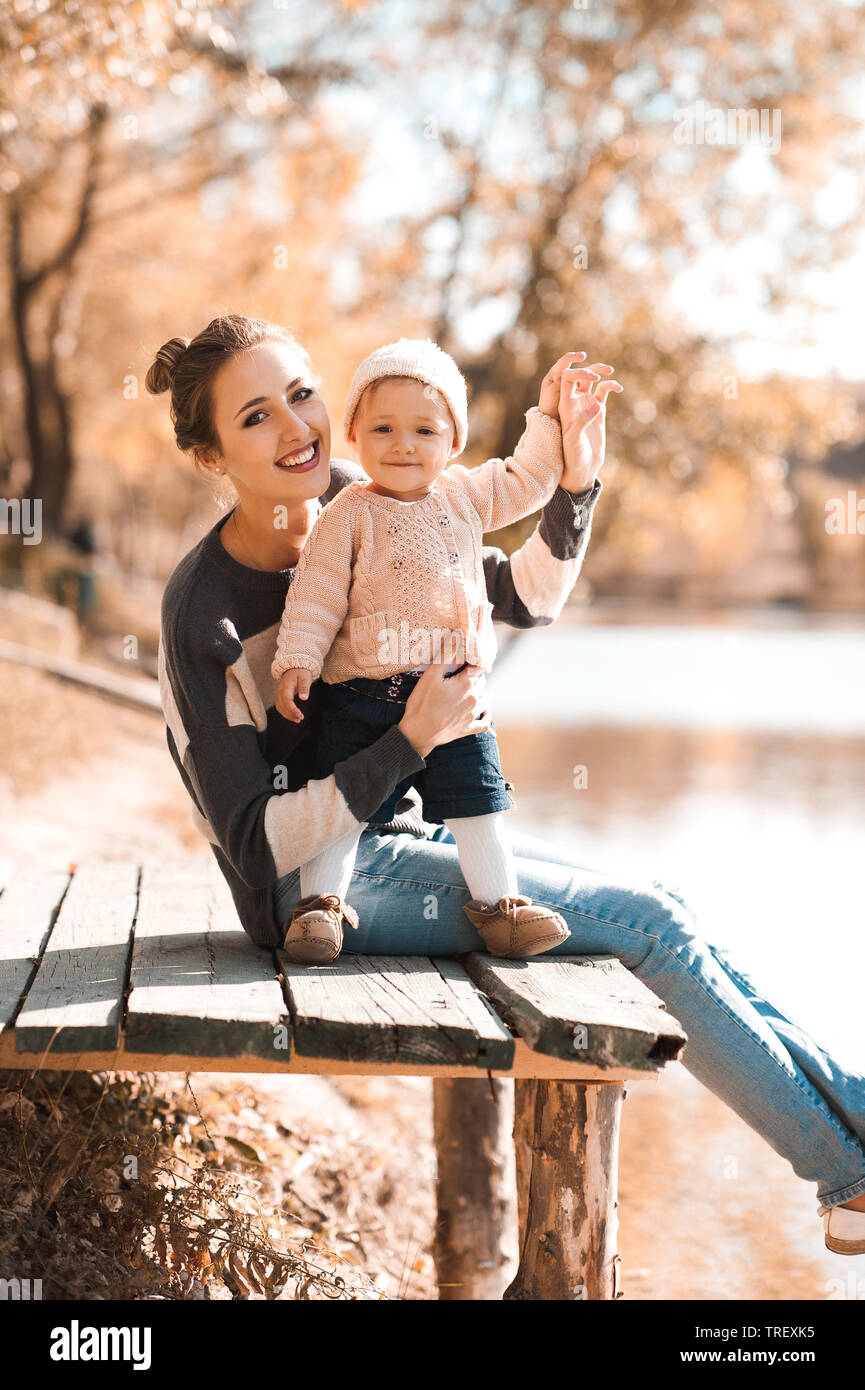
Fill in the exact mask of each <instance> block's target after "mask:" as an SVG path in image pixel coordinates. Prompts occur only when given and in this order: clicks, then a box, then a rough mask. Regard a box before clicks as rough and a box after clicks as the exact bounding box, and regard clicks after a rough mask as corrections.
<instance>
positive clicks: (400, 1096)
mask: <svg viewBox="0 0 865 1390" xmlns="http://www.w3.org/2000/svg"><path fill="white" fill-rule="evenodd" d="M0 708H2V710H3V723H4V753H3V759H2V772H0V825H2V839H0V861H3V862H4V866H5V868H6V870H7V871H9V870H11V871H14V868H15V867H16V866H23V865H38V864H46V865H48V864H54V865H57V864H61V865H62V864H66V863H67V862H71V861H81V860H82V859H84V858H85V857H89V856H106V857H110V858H120V857H125V856H130V857H137V856H140V855H141V854H144V853H154V852H155V853H158V852H160V851H161V850H165V851H166V852H168V851H170V852H172V853H176V852H177V849H178V848H179V847H180V848H188V849H195V850H200V848H201V845H202V841H201V839H200V837H199V836H198V835H197V833H196V832H195V830H194V829H193V827H192V825H191V823H190V820H189V814H188V809H187V806H188V803H187V801H186V796H185V793H184V791H183V788H182V786H181V783H180V781H179V778H178V776H177V773H176V770H175V768H174V766H173V764H172V762H171V760H170V758H169V755H168V751H167V748H166V745H165V736H164V729H163V725H162V723H161V721H160V720H159V719H158V718H157V717H154V716H153V715H150V714H146V713H144V712H139V711H136V710H132V709H127V708H125V707H123V706H121V705H119V704H116V703H113V702H111V701H108V700H105V699H102V698H101V697H99V696H98V695H95V694H91V693H89V692H86V691H82V690H79V689H76V688H74V687H72V686H70V685H66V684H63V683H62V682H60V681H55V680H54V679H52V678H51V677H48V676H45V675H42V674H40V673H37V672H34V671H29V670H22V669H20V668H17V667H13V666H12V665H10V664H8V663H6V662H3V661H0ZM191 1081H192V1085H193V1087H194V1089H195V1094H196V1096H197V1098H198V1101H199V1104H200V1105H201V1106H202V1110H203V1112H204V1114H205V1117H206V1116H207V1114H208V1104H209V1103H211V1104H213V1105H214V1106H215V1107H217V1108H222V1105H223V1104H224V1102H225V1100H226V1098H228V1097H229V1096H231V1095H232V1094H233V1097H234V1100H235V1101H236V1102H237V1104H238V1106H239V1111H238V1115H237V1120H238V1123H237V1126H236V1129H235V1132H236V1133H237V1134H238V1136H239V1137H242V1138H246V1139H247V1140H248V1142H250V1143H253V1144H254V1143H255V1136H256V1133H259V1132H260V1133H264V1134H266V1135H270V1136H271V1137H272V1135H273V1134H274V1133H275V1132H276V1130H275V1126H276V1125H277V1123H278V1124H280V1125H282V1126H284V1127H286V1128H287V1129H288V1130H289V1131H290V1132H291V1136H292V1137H291V1140H290V1141H286V1153H285V1174H286V1180H287V1181H288V1180H289V1179H290V1181H291V1184H292V1187H293V1189H294V1190H295V1191H296V1192H298V1193H300V1194H301V1195H302V1196H303V1198H304V1200H307V1201H308V1202H310V1203H311V1204H313V1205H314V1204H315V1203H319V1204H322V1203H325V1204H326V1203H328V1202H330V1201H331V1200H332V1201H333V1203H334V1204H335V1207H336V1206H338V1208H339V1214H340V1216H342V1215H344V1217H345V1221H344V1222H343V1225H344V1228H345V1229H344V1232H343V1244H342V1245H341V1246H340V1249H341V1250H346V1251H350V1252H351V1251H353V1252H354V1254H353V1258H354V1259H355V1260H356V1262H357V1264H358V1265H359V1266H360V1267H362V1268H363V1269H364V1270H366V1272H368V1273H371V1274H372V1275H373V1276H374V1277H376V1278H377V1279H378V1282H379V1285H380V1287H381V1288H383V1289H384V1291H385V1292H386V1293H387V1294H388V1295H389V1296H390V1297H400V1298H405V1299H414V1300H429V1299H433V1298H435V1297H436V1288H435V1272H434V1268H433V1265H432V1260H431V1256H430V1236H431V1232H432V1228H433V1222H434V1217H435V1158H434V1151H433V1147H432V1117H431V1086H432V1083H431V1082H430V1081H427V1080H424V1079H419V1078H402V1079H401V1078H393V1079H390V1078H388V1079H378V1078H376V1079H361V1078H343V1079H335V1080H328V1079H325V1078H319V1077H262V1076H259V1075H251V1076H248V1077H242V1078H241V1077H235V1078H231V1079H230V1080H228V1079H227V1080H226V1081H225V1082H224V1083H223V1082H222V1081H221V1080H219V1079H217V1078H214V1077H213V1076H209V1075H206V1074H199V1075H194V1076H193V1077H192V1078H191ZM244 1096H245V1097H246V1101H244ZM281 1132H282V1131H280V1133H281ZM304 1183H305V1184H306V1186H304ZM814 1191H815V1189H814V1188H813V1187H811V1186H810V1185H806V1184H804V1183H802V1182H801V1181H800V1180H799V1179H798V1178H797V1177H796V1176H795V1174H794V1173H793V1171H792V1169H791V1168H790V1166H789V1164H787V1163H786V1162H785V1161H784V1160H783V1159H782V1158H780V1157H779V1156H778V1155H777V1154H775V1153H774V1151H773V1150H772V1149H771V1148H770V1147H769V1146H768V1145H767V1144H766V1143H765V1142H764V1141H763V1140H762V1139H761V1138H760V1137H759V1136H758V1135H756V1134H755V1133H754V1132H753V1131H751V1130H750V1129H749V1128H748V1127H747V1126H746V1125H745V1124H744V1123H743V1122H742V1121H740V1120H739V1119H738V1117H737V1116H736V1115H734V1114H733V1113H732V1112H731V1111H729V1110H728V1109H727V1108H726V1107H725V1106H724V1105H723V1104H722V1103H721V1102H720V1101H718V1100H717V1099H716V1098H715V1097H714V1096H712V1095H711V1094H710V1093H709V1092H707V1091H706V1090H705V1089H704V1088H702V1087H701V1086H700V1085H699V1084H698V1083H697V1082H696V1081H694V1080H693V1079H692V1078H691V1076H690V1075H689V1074H688V1072H687V1071H686V1070H685V1068H684V1067H683V1066H682V1065H681V1064H679V1063H676V1064H674V1065H673V1066H671V1067H668V1068H667V1070H666V1072H665V1073H664V1075H663V1076H662V1077H661V1078H660V1080H659V1081H657V1082H646V1083H642V1084H641V1083H629V1084H628V1088H627V1097H626V1100H625V1104H624V1110H623V1122H622V1141H621V1162H620V1182H619V1221H620V1230H619V1244H620V1250H621V1253H622V1259H623V1286H624V1290H625V1297H626V1298H631V1299H640V1300H663V1299H671V1300H679V1299H697V1300H706V1299H721V1300H736V1299H766V1300H774V1299H797V1300H805V1301H808V1300H820V1301H822V1300H825V1299H830V1298H831V1299H839V1298H843V1299H856V1298H859V1299H865V1256H862V1257H857V1258H845V1257H842V1256H839V1255H833V1254H831V1253H830V1252H829V1251H827V1250H826V1249H825V1247H824V1245H823V1236H822V1226H821V1223H820V1220H819V1219H818V1217H817V1215H816V1198H815V1196H814ZM331 1214H332V1213H331Z"/></svg>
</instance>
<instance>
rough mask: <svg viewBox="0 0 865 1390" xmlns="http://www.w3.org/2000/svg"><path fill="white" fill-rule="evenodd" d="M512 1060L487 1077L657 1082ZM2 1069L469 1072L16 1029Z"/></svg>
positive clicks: (638, 1074)
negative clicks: (46, 1048)
mask: <svg viewBox="0 0 865 1390" xmlns="http://www.w3.org/2000/svg"><path fill="white" fill-rule="evenodd" d="M513 1042H514V1060H513V1064H512V1066H510V1067H509V1068H507V1069H505V1070H499V1069H497V1068H495V1067H492V1068H490V1069H489V1070H488V1071H487V1076H491V1077H493V1078H494V1079H495V1078H497V1077H511V1078H517V1077H543V1078H544V1079H545V1080H548V1081H584V1082H591V1083H592V1084H594V1085H601V1086H608V1085H611V1084H613V1083H616V1082H619V1081H627V1082H628V1083H629V1084H630V1082H632V1081H640V1082H643V1083H645V1082H651V1083H653V1084H654V1083H656V1082H657V1081H658V1079H659V1073H658V1072H656V1071H645V1070H643V1071H635V1070H634V1069H633V1068H629V1067H620V1068H617V1069H616V1070H615V1071H610V1070H609V1069H605V1070H604V1071H601V1069H600V1067H590V1066H588V1065H585V1066H584V1065H583V1063H581V1062H564V1061H562V1059H561V1058H560V1057H547V1056H546V1055H545V1054H544V1053H542V1052H532V1051H530V1049H529V1048H528V1047H527V1046H526V1044H525V1042H524V1041H523V1039H522V1038H514V1040H513ZM0 1070H10V1071H16V1070H17V1071H40V1070H50V1071H141V1072H154V1073H155V1072H185V1071H190V1072H200V1071H201V1072H220V1073H228V1072H232V1073H234V1072H249V1073H254V1072H261V1073H263V1074H274V1073H278V1074H279V1075H280V1076H283V1075H284V1076H427V1077H431V1078H434V1079H436V1080H438V1079H439V1078H441V1077H454V1078H459V1079H463V1078H465V1077H466V1076H472V1075H474V1073H472V1072H471V1071H470V1070H469V1069H467V1068H466V1067H465V1066H461V1065H454V1064H451V1063H447V1062H439V1063H431V1064H430V1063H427V1064H423V1065H416V1064H414V1063H410V1062H403V1061H400V1062H388V1061H384V1062H370V1061H363V1060H361V1061H358V1062H352V1061H347V1060H346V1059H344V1058H341V1057H336V1058H334V1057H299V1056H298V1054H297V1051H296V1050H294V1051H293V1052H292V1053H291V1055H290V1056H289V1057H288V1059H287V1060H286V1061H277V1060H275V1059H274V1058H273V1057H268V1058H262V1057H250V1056H248V1055H247V1054H246V1053H237V1054H236V1055H235V1056H233V1057H190V1056H189V1055H188V1054H186V1053H183V1052H153V1053H147V1052H132V1051H130V1050H129V1049H127V1048H125V1047H124V1046H123V1041H122V1040H121V1043H120V1046H119V1047H117V1048H114V1049H112V1050H111V1051H110V1052H67V1053H63V1052H52V1053H48V1054H43V1053H41V1052H34V1053H27V1052H17V1051H16V1050H15V1032H14V1029H9V1028H7V1030H6V1032H5V1033H0Z"/></svg>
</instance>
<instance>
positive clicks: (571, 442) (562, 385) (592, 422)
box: [554, 353, 624, 492]
mask: <svg viewBox="0 0 865 1390" xmlns="http://www.w3.org/2000/svg"><path fill="white" fill-rule="evenodd" d="M582 356H585V353H583V354H582ZM558 365H559V364H558V363H556V366H558ZM554 370H555V369H554ZM612 370H613V368H612V367H608V366H607V365H606V363H604V362H593V363H592V366H591V367H580V366H579V365H578V364H577V363H571V364H570V365H566V367H565V368H564V369H563V370H562V372H561V373H560V376H559V410H558V414H559V419H560V421H561V425H562V453H563V455H564V460H565V466H564V468H563V470H562V476H561V479H560V485H561V486H562V487H563V488H564V489H565V491H566V492H586V491H588V489H589V488H590V487H592V485H593V483H594V481H595V478H596V477H597V475H598V473H599V472H600V470H601V466H602V464H603V462H604V453H605V450H606V422H607V396H608V395H609V394H610V392H611V391H621V390H623V389H624V388H623V387H622V386H621V385H620V384H619V382H618V381H601V378H600V376H599V375H598V373H600V372H604V373H607V374H609V373H610V372H612ZM596 382H599V383H600V384H599V385H598V386H597V387H596V389H595V390H594V392H593V391H592V387H593V386H595V383H596Z"/></svg>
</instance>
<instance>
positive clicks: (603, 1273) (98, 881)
mask: <svg viewBox="0 0 865 1390" xmlns="http://www.w3.org/2000/svg"><path fill="white" fill-rule="evenodd" d="M686 1041H687V1039H686V1036H685V1034H684V1033H683V1031H682V1029H681V1027H680V1026H679V1025H678V1023H677V1022H676V1020H675V1019H673V1018H671V1017H670V1015H669V1014H668V1013H667V1012H666V1011H665V1009H664V1006H663V1004H662V1003H661V1001H660V1000H659V999H658V998H657V997H656V996H655V995H654V994H652V993H651V991H650V990H648V989H647V988H646V987H645V986H644V985H643V984H642V983H641V982H640V981H639V980H637V979H636V978H635V977H634V976H633V975H631V974H630V972H629V971H627V970H625V969H624V968H623V966H622V965H621V964H620V962H619V961H618V960H616V959H615V958H613V957H602V956H578V957H571V958H570V959H568V960H561V959H559V960H544V959H543V958H540V959H534V960H530V961H508V960H498V959H496V958H494V957H492V956H489V955H487V954H485V953H476V954H475V953H473V954H470V955H465V956H459V957H451V958H444V957H442V958H439V957H426V956H400V957H394V956H386V957H385V956H351V955H344V956H341V957H340V958H338V959H337V960H336V961H334V962H333V963H332V964H331V965H328V966H322V967H314V966H300V965H295V964H293V963H292V962H290V961H289V960H287V959H286V958H285V956H284V955H283V953H282V952H281V951H269V950H262V949H259V948H258V947H256V946H254V945H253V944H252V942H251V941H250V940H249V938H248V937H247V936H246V935H245V933H244V932H243V931H242V929H241V927H240V924H239V922H238V919H237V914H236V911H235V908H234V905H233V903H232V901H231V897H230V894H229V892H228V888H227V885H226V884H225V881H224V880H223V878H222V877H221V875H220V874H219V871H218V868H217V866H216V863H215V861H214V860H213V858H212V856H195V857H192V856H190V857H187V858H185V859H183V860H178V861H176V862H171V863H165V862H161V863H147V864H144V865H143V866H138V865H136V864H131V863H125V862H99V863H88V864H81V865H79V866H77V867H75V866H72V867H71V869H70V872H69V873H66V872H59V871H42V870H22V871H19V872H17V873H12V874H10V875H9V881H8V883H7V884H6V886H5V888H4V890H3V892H2V893H0V1067H3V1068H13V1069H26V1070H31V1069H32V1070H36V1069H40V1068H50V1069H53V1070H86V1071H104V1070H108V1071H111V1070H116V1071H143V1072H162V1071H181V1072H195V1071H214V1072H257V1071H261V1072H285V1073H288V1074H306V1073H318V1074H323V1075H331V1076H350V1075H360V1076H371V1075H388V1074H390V1075H394V1076H429V1077H433V1078H435V1079H434V1085H433V1095H434V1116H433V1118H434V1133H435V1144H436V1153H437V1159H438V1181H437V1213H438V1221H437V1228H436V1236H435V1241H434V1256H435V1260H436V1269H437V1276H438V1281H439V1286H440V1296H441V1297H442V1298H460V1299H465V1298H500V1297H502V1293H501V1281H502V1275H501V1266H502V1264H503V1263H505V1262H506V1261H505V1260H504V1257H503V1253H502V1252H503V1249H504V1248H505V1247H506V1246H507V1245H508V1230H507V1227H508V1216H509V1214H511V1213H512V1214H513V1215H514V1218H515V1220H514V1231H513V1235H517V1234H518V1236H519V1244H518V1249H519V1268H518V1271H517V1274H516V1277H515V1278H514V1279H513V1281H512V1283H511V1284H510V1286H509V1287H508V1289H507V1290H506V1291H505V1293H504V1297H505V1298H511V1299H514V1298H517V1299H563V1298H564V1299H573V1298H589V1299H612V1298H616V1297H621V1296H622V1290H621V1286H620V1275H619V1256H618V1253H617V1250H616V1233H617V1225H618V1222H617V1217H616V1210H615V1209H616V1205H617V1203H616V1184H617V1161H618V1135H619V1123H620V1113H621V1103H622V1099H623V1096H624V1083H625V1082H626V1081H636V1080H649V1079H652V1078H656V1077H657V1076H658V1074H659V1072H660V1071H661V1069H662V1068H663V1067H664V1065H665V1064H666V1062H668V1061H670V1060H673V1059H676V1058H677V1057H678V1056H679V1055H680V1053H681V1051H682V1048H683V1046H684V1044H685V1042H686ZM509 1078H513V1080H514V1082H515V1085H514V1086H513V1087H510V1086H509ZM491 1100H492V1101H495V1102H496V1103H495V1104H491V1103H490V1102H491ZM511 1104H512V1108H509V1105H511ZM511 1142H513V1143H514V1145H515V1158H516V1174H517V1183H516V1210H515V1211H513V1195H509V1194H513V1173H512V1169H511V1168H510V1165H509V1163H508V1162H507V1159H508V1158H509V1155H508V1153H507V1146H508V1145H509V1144H510V1143H511ZM509 1203H510V1206H509Z"/></svg>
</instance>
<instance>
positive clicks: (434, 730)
mask: <svg viewBox="0 0 865 1390" xmlns="http://www.w3.org/2000/svg"><path fill="white" fill-rule="evenodd" d="M447 669H448V668H447V663H446V662H438V663H436V664H435V665H433V666H428V667H427V668H426V670H425V671H424V673H423V675H422V676H421V678H420V680H419V681H418V683H417V685H416V686H415V688H414V690H413V691H412V692H411V694H410V695H409V697H408V699H407V700H406V705H405V714H404V715H403V717H402V719H401V720H400V721H399V728H400V729H401V730H402V732H403V734H404V735H405V737H406V738H407V739H408V741H409V743H413V744H414V746H415V748H416V749H417V751H418V752H419V753H420V755H421V757H422V758H425V757H426V756H427V754H428V753H430V752H431V750H432V749H433V748H438V746H439V744H441V743H450V742H451V741H452V740H453V739H455V738H464V737H465V736H466V734H483V733H486V731H487V730H488V729H489V727H490V719H489V715H488V714H487V711H486V705H485V703H484V700H485V698H486V697H485V690H484V673H483V670H482V668H481V667H480V666H464V667H463V669H462V670H461V671H458V672H457V673H456V675H453V676H448V675H447Z"/></svg>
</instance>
